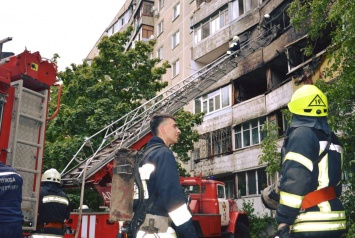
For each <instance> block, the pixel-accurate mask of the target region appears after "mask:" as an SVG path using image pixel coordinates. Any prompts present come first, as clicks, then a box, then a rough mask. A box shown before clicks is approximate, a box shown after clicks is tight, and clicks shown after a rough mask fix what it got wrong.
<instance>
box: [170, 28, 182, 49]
mask: <svg viewBox="0 0 355 238" xmlns="http://www.w3.org/2000/svg"><path fill="white" fill-rule="evenodd" d="M171 38H172V39H171V40H172V42H171V45H172V47H171V48H172V49H174V48H175V47H176V46H178V45H179V44H180V31H177V32H175V33H174V34H173V35H172V37H171Z"/></svg>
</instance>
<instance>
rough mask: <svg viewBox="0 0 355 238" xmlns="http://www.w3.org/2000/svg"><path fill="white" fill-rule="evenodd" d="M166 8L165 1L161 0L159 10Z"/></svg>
mask: <svg viewBox="0 0 355 238" xmlns="http://www.w3.org/2000/svg"><path fill="white" fill-rule="evenodd" d="M163 7H164V0H159V1H158V10H160V9H162V8H163Z"/></svg>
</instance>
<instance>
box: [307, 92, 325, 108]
mask: <svg viewBox="0 0 355 238" xmlns="http://www.w3.org/2000/svg"><path fill="white" fill-rule="evenodd" d="M308 106H310V107H312V106H318V107H319V106H321V107H325V103H324V102H323V100H322V99H321V98H320V97H319V95H317V96H315V98H313V100H312V101H311V103H310V104H309V105H308Z"/></svg>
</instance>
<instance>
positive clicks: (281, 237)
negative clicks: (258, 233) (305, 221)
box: [274, 225, 291, 238]
mask: <svg viewBox="0 0 355 238" xmlns="http://www.w3.org/2000/svg"><path fill="white" fill-rule="evenodd" d="M274 238H291V235H290V226H289V225H284V226H283V227H281V228H280V229H278V230H277V232H276V234H275V235H274Z"/></svg>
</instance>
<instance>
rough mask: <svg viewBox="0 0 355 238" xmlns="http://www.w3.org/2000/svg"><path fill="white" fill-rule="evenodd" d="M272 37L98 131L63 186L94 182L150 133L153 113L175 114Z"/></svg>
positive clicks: (270, 34)
mask: <svg viewBox="0 0 355 238" xmlns="http://www.w3.org/2000/svg"><path fill="white" fill-rule="evenodd" d="M274 37H275V35H274V34H273V29H268V30H266V31H265V32H263V33H262V34H260V35H259V36H258V37H256V38H254V39H250V40H248V41H246V42H244V43H243V44H241V48H240V50H238V51H237V52H234V53H233V54H232V55H223V56H221V57H220V58H218V59H217V60H215V61H213V62H212V63H210V64H208V65H206V66H205V67H203V68H202V69H201V70H199V71H197V72H196V73H194V74H192V75H190V76H189V77H187V78H185V79H184V80H182V81H180V82H179V83H178V84H176V85H173V86H171V87H169V88H168V89H166V90H165V91H163V92H162V93H160V94H158V95H157V96H156V97H154V98H152V99H151V100H149V101H147V102H146V103H144V104H143V105H141V106H140V107H138V108H136V109H135V110H133V111H131V112H130V113H128V114H126V115H125V116H123V117H122V118H120V119H118V120H117V121H115V122H113V123H111V124H110V125H108V126H107V127H105V128H103V129H102V130H101V131H99V132H97V133H96V134H94V135H92V136H91V137H88V138H86V140H85V141H84V142H83V144H82V146H81V147H80V149H79V150H78V151H77V153H76V154H75V155H74V156H73V158H72V159H71V161H70V162H69V163H68V165H67V166H66V167H65V168H64V170H63V171H62V181H63V185H64V186H78V185H79V184H80V183H81V182H86V183H89V182H95V181H93V180H92V179H90V180H89V178H92V176H93V175H94V174H95V173H97V172H98V171H99V170H101V169H102V168H104V167H105V165H107V164H108V163H109V162H110V161H112V160H113V158H114V154H115V151H116V150H117V149H119V148H130V147H131V146H132V145H133V144H135V143H136V142H138V141H139V140H140V139H142V138H143V137H144V136H145V135H147V134H148V133H149V120H150V117H151V116H152V115H153V114H154V113H158V112H166V113H170V114H174V113H175V112H177V111H178V110H179V109H180V108H182V107H183V106H184V105H186V104H187V103H189V102H190V101H191V100H193V99H194V98H196V97H197V96H199V95H201V94H202V93H203V92H204V91H205V90H206V89H207V88H208V87H209V86H211V85H212V84H214V83H215V82H217V81H218V80H219V79H220V78H222V77H223V76H225V75H227V74H228V73H229V72H230V71H231V70H233V69H234V68H235V67H236V64H238V63H239V62H240V61H242V60H243V59H245V58H246V57H247V56H248V55H250V54H252V53H253V52H255V51H257V50H258V49H260V48H262V47H265V46H267V45H268V44H269V43H270V42H271V41H272V40H273V38H274ZM100 141H101V142H100ZM98 142H99V143H98ZM95 145H96V146H95ZM87 154H89V155H87Z"/></svg>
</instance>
